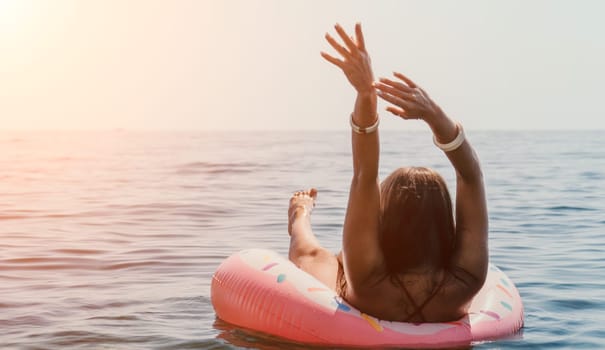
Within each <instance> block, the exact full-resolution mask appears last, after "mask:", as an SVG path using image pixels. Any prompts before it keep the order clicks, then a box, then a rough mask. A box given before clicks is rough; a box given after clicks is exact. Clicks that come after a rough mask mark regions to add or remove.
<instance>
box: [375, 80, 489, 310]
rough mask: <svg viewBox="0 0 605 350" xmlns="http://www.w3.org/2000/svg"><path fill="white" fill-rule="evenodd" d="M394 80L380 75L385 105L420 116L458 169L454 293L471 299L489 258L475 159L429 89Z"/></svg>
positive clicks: (401, 113)
mask: <svg viewBox="0 0 605 350" xmlns="http://www.w3.org/2000/svg"><path fill="white" fill-rule="evenodd" d="M394 75H395V77H396V78H398V79H397V80H391V79H386V78H383V79H380V82H379V83H376V84H375V87H376V88H377V89H378V95H379V96H380V97H381V98H383V99H384V100H386V101H387V102H390V103H392V104H393V105H394V106H389V107H388V108H387V110H388V111H389V112H391V113H393V114H395V115H397V116H399V117H401V118H403V119H422V120H424V121H425V122H426V123H427V124H428V125H429V127H430V128H431V130H432V131H433V135H434V142H435V145H437V146H438V147H439V148H441V149H442V150H443V151H444V152H445V154H446V156H447V157H448V158H449V160H450V162H451V163H452V165H453V166H454V168H455V170H456V236H457V238H456V251H455V253H454V256H453V260H452V262H451V266H452V269H453V270H452V272H453V273H454V275H455V277H456V278H457V279H458V280H459V281H460V282H461V283H460V286H461V288H458V289H457V290H454V291H453V292H454V293H452V294H454V295H452V297H453V298H459V299H460V300H459V301H460V302H463V301H464V299H467V300H466V301H468V300H470V298H472V296H473V295H474V294H475V293H476V292H477V291H478V290H479V289H480V288H481V286H482V285H483V282H484V281H485V276H486V274H487V264H488V246H487V235H488V216H487V204H486V200H485V188H484V185H483V175H482V172H481V167H480V164H479V159H478V158H477V155H476V154H475V152H474V151H473V148H472V147H471V145H470V143H469V142H468V140H465V138H464V132H463V130H462V126H461V125H460V124H456V123H455V122H454V121H453V120H451V119H450V118H448V117H447V115H445V113H443V111H442V110H441V108H439V106H438V105H437V104H436V103H434V102H433V101H432V100H431V98H430V97H429V96H428V94H427V93H426V92H425V91H424V90H423V89H421V88H420V87H419V86H417V85H416V84H415V83H414V82H413V81H411V80H410V79H409V78H407V77H406V76H404V75H403V74H401V73H394Z"/></svg>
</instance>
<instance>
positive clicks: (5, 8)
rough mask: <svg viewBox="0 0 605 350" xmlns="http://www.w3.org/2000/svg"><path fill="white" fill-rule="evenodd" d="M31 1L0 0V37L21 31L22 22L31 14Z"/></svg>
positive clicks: (9, 36)
mask: <svg viewBox="0 0 605 350" xmlns="http://www.w3.org/2000/svg"><path fill="white" fill-rule="evenodd" d="M32 5H33V4H32V1H29V0H0V35H2V36H8V38H9V39H10V38H11V35H14V34H16V33H18V32H19V31H20V30H21V29H23V24H24V23H23V22H24V21H26V19H27V18H28V17H29V15H31V14H32Z"/></svg>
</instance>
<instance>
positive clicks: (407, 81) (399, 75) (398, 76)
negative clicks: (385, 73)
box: [393, 72, 418, 88]
mask: <svg viewBox="0 0 605 350" xmlns="http://www.w3.org/2000/svg"><path fill="white" fill-rule="evenodd" d="M393 75H394V76H396V77H397V78H399V79H401V80H403V81H405V83H406V84H408V86H409V87H411V88H417V87H418V85H416V83H414V82H413V81H412V79H410V78H408V77H406V76H405V75H403V74H401V73H399V72H393Z"/></svg>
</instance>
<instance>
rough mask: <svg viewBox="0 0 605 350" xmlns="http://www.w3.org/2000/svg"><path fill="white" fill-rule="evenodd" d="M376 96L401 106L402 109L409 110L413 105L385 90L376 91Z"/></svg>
mask: <svg viewBox="0 0 605 350" xmlns="http://www.w3.org/2000/svg"><path fill="white" fill-rule="evenodd" d="M378 97H380V98H382V99H383V100H385V101H387V102H390V103H392V104H394V105H395V106H398V107H401V108H403V109H404V110H409V109H411V108H412V107H413V105H412V102H410V101H406V100H404V99H402V98H400V97H397V96H393V95H391V94H388V93H386V92H382V91H378Z"/></svg>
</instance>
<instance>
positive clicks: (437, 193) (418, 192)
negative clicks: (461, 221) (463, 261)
mask: <svg viewBox="0 0 605 350" xmlns="http://www.w3.org/2000/svg"><path fill="white" fill-rule="evenodd" d="M380 187H381V188H380V192H381V194H380V201H381V203H380V207H381V212H382V217H381V229H380V234H381V237H380V239H381V248H382V251H383V254H384V256H385V262H386V269H387V272H388V273H401V272H406V271H408V270H410V269H415V268H445V267H447V265H448V263H449V261H450V260H451V256H452V252H453V251H454V245H455V241H456V230H455V227H454V217H453V213H452V201H451V199H450V194H449V192H448V190H447V185H446V184H445V181H444V180H443V178H442V177H441V175H439V174H438V173H437V172H435V171H434V170H431V169H428V168H423V167H412V168H400V169H397V170H395V171H394V172H393V173H391V175H389V176H388V177H387V178H386V179H385V180H384V181H383V182H382V184H381V186H380Z"/></svg>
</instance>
